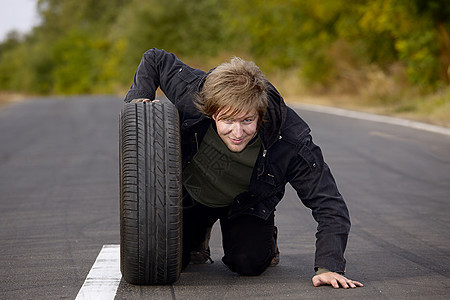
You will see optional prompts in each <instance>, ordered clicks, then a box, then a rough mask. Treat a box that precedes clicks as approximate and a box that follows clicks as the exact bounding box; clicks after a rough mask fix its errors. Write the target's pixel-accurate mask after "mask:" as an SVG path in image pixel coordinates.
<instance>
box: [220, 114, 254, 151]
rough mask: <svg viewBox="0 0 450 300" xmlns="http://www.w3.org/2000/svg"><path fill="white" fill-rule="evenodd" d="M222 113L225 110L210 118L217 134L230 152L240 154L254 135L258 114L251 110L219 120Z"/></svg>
mask: <svg viewBox="0 0 450 300" xmlns="http://www.w3.org/2000/svg"><path fill="white" fill-rule="evenodd" d="M224 113H226V110H221V111H219V112H218V113H216V114H215V115H213V116H212V118H213V119H214V121H216V127H217V133H218V134H219V136H220V138H221V139H222V141H223V142H224V143H225V145H226V146H227V147H228V149H230V151H233V152H241V151H242V150H244V149H245V147H246V146H247V145H248V143H249V142H250V141H251V140H252V138H253V137H254V136H255V135H256V131H257V130H258V113H257V111H256V109H253V110H250V111H247V112H246V113H241V114H239V115H236V116H234V117H232V118H228V117H226V118H221V117H222V116H223V114H224Z"/></svg>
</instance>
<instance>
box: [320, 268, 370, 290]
mask: <svg viewBox="0 0 450 300" xmlns="http://www.w3.org/2000/svg"><path fill="white" fill-rule="evenodd" d="M312 282H313V285H314V286H316V287H317V286H321V285H332V286H333V287H334V288H335V289H338V288H339V287H341V286H342V287H343V288H344V289H348V288H352V289H354V288H356V287H358V286H360V287H362V286H364V285H363V284H362V283H361V282H358V281H354V280H351V279H348V278H346V277H344V276H342V275H340V274H338V273H334V272H326V273H322V274H320V275H316V276H314V277H313V278H312Z"/></svg>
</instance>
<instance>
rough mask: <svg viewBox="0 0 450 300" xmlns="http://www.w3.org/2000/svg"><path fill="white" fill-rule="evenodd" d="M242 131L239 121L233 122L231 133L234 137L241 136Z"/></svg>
mask: <svg viewBox="0 0 450 300" xmlns="http://www.w3.org/2000/svg"><path fill="white" fill-rule="evenodd" d="M243 133H244V131H243V130H242V126H241V124H240V123H239V122H236V123H234V126H233V135H234V137H235V138H241V137H242V136H243Z"/></svg>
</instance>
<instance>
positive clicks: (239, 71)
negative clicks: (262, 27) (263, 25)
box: [196, 57, 267, 125]
mask: <svg viewBox="0 0 450 300" xmlns="http://www.w3.org/2000/svg"><path fill="white" fill-rule="evenodd" d="M196 106H197V108H198V109H199V110H200V112H202V113H203V114H205V115H207V116H208V117H212V116H213V115H215V114H217V113H218V112H219V111H223V110H224V113H223V114H222V115H221V116H220V119H224V118H233V117H234V116H237V115H239V114H241V113H247V112H249V111H251V110H253V109H256V111H257V113H258V117H259V118H258V125H260V124H261V122H262V121H263V118H264V113H265V112H266V109H267V80H266V79H265V78H264V75H263V74H262V72H261V70H260V69H259V68H258V66H256V64H255V63H254V62H251V61H245V60H243V59H241V58H239V57H234V58H232V59H231V60H230V61H229V62H225V63H222V64H220V65H219V66H217V68H215V69H214V70H213V71H212V72H211V73H210V74H208V76H207V77H206V79H205V82H204V84H203V88H202V90H201V92H200V93H199V97H198V98H197V101H196Z"/></svg>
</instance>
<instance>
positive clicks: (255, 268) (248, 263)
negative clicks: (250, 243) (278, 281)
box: [222, 253, 270, 276]
mask: <svg viewBox="0 0 450 300" xmlns="http://www.w3.org/2000/svg"><path fill="white" fill-rule="evenodd" d="M269 257H270V256H266V257H264V258H261V257H260V256H259V257H258V256H251V255H248V254H245V253H241V254H236V255H233V257H229V258H227V257H224V258H223V259H222V261H223V262H224V263H225V264H226V265H227V266H228V267H229V268H230V270H231V271H233V272H236V273H238V274H239V275H242V276H258V275H261V274H262V273H263V272H264V271H265V270H266V269H267V267H268V266H269V264H270V258H269Z"/></svg>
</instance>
